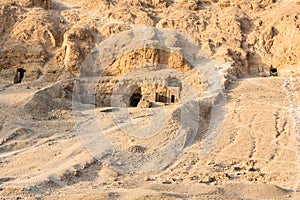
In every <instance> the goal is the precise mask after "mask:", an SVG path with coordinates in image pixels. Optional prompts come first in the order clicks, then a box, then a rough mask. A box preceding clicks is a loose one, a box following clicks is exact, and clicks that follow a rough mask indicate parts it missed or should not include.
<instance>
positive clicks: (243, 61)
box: [0, 0, 300, 81]
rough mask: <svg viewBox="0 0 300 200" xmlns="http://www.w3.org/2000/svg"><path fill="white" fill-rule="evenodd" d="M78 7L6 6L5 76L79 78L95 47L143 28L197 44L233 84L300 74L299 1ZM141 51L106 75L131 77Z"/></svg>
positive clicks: (0, 56) (150, 0)
mask: <svg viewBox="0 0 300 200" xmlns="http://www.w3.org/2000/svg"><path fill="white" fill-rule="evenodd" d="M78 5H80V6H81V7H82V8H81V9H66V7H64V6H63V4H60V3H59V1H58V2H56V3H55V4H54V5H53V6H52V8H53V10H45V9H42V8H38V7H43V8H46V9H49V8H51V1H42V0H34V1H29V0H22V1H19V2H18V3H14V2H11V1H10V0H7V1H4V2H3V3H1V4H0V13H1V15H0V23H1V24H3V26H1V28H0V44H1V47H2V48H1V51H0V70H3V71H2V72H0V75H1V76H2V77H7V78H8V77H10V76H12V77H10V79H11V80H13V76H14V74H15V73H14V71H15V70H16V69H17V68H24V69H25V70H26V71H27V72H30V71H31V70H30V68H31V67H33V68H34V69H33V71H36V68H39V69H40V72H39V74H43V75H44V77H45V78H46V80H48V81H56V80H59V79H60V78H59V77H60V76H65V75H67V76H78V75H79V69H80V66H81V64H82V63H83V62H84V60H85V59H86V58H87V56H88V55H89V54H90V53H91V50H92V49H93V48H94V47H95V45H96V44H97V43H98V44H99V43H101V42H102V41H105V40H106V39H109V38H111V37H114V36H116V35H117V34H120V33H121V32H124V31H128V30H133V29H137V28H140V27H145V26H153V27H157V28H166V29H174V30H176V31H178V32H180V33H182V34H184V35H186V36H188V37H190V38H192V39H193V40H195V41H196V42H197V43H198V45H199V46H201V48H202V49H203V50H205V51H206V52H207V54H208V55H209V56H210V58H211V59H212V60H214V61H215V62H216V63H218V64H220V65H222V64H226V65H228V66H230V67H229V68H228V71H229V73H230V76H228V77H231V78H232V79H235V78H238V77H247V76H259V75H263V76H265V75H268V74H269V70H270V68H271V67H273V68H277V69H278V72H279V75H284V74H290V73H293V74H297V73H299V68H298V67H297V66H299V63H300V57H299V47H300V44H299V41H300V39H299V37H300V36H299V35H300V34H299V26H300V22H299V17H300V16H299V12H298V10H299V6H300V5H299V3H297V1H296V2H290V3H288V4H287V3H284V2H274V1H272V0H260V1H253V2H252V1H251V2H250V1H237V0H230V1H227V0H226V1H225V0H224V1H223V0H222V1H214V0H205V1H204V0H201V1H200V0H197V1H181V0H180V1H171V0H170V1H158V0H142V1H135V0H133V1H124V0H120V1H106V0H97V1H90V0H89V1H84V2H80V1H79V2H77V3H76V6H78ZM86 11H88V12H86ZM274 13H276V15H274ZM125 40H126V39H125ZM142 49H143V48H141V49H140V50H135V51H132V52H127V53H126V54H124V55H122V56H119V57H118V58H116V60H114V62H113V63H108V64H109V66H110V67H111V69H110V71H109V70H108V71H107V72H108V74H113V75H115V74H118V73H119V74H122V73H121V71H122V70H124V69H125V68H128V69H127V71H130V68H131V67H135V65H140V62H139V59H138V55H141V54H143V53H144V52H143V51H144V50H142ZM146 54H147V55H148V54H149V55H148V56H150V57H149V58H151V59H154V60H153V62H156V60H155V59H158V57H159V59H160V60H161V61H162V60H164V61H166V62H163V63H164V64H168V65H172V66H175V65H177V66H176V67H177V68H185V67H184V66H185V64H184V62H183V60H182V59H180V52H179V54H177V55H179V56H178V57H176V55H175V54H174V55H169V54H165V53H163V52H161V51H159V52H158V50H154V49H148V50H147V51H146ZM150 54H151V55H152V56H151V55H150ZM158 54H159V56H156V55H158ZM153 56H154V57H153ZM167 60H169V61H167ZM133 61H134V62H133ZM171 61H172V62H173V63H171ZM125 63H126V64H125ZM129 63H131V64H129ZM121 65H122V68H119V66H121ZM120 70H121V71H120ZM117 71H119V72H117ZM125 71H126V70H125ZM32 77H36V75H33V76H31V78H29V79H26V75H25V79H24V80H28V81H29V80H32Z"/></svg>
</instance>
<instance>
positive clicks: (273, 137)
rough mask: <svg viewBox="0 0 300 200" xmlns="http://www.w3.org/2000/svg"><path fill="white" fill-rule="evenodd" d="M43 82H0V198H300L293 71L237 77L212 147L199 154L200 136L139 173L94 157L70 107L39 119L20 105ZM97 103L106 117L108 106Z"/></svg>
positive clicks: (296, 82)
mask: <svg viewBox="0 0 300 200" xmlns="http://www.w3.org/2000/svg"><path fill="white" fill-rule="evenodd" d="M44 86H45V85H43V84H41V85H38V84H35V86H32V85H31V84H26V83H21V84H18V85H7V83H6V82H3V83H1V91H0V106H1V119H0V120H1V122H2V124H1V140H0V142H1V145H0V166H1V168H0V174H1V176H0V196H1V198H2V199H16V198H17V197H19V198H24V199H34V198H42V199H114V198H115V199H157V198H161V199H199V198H200V199H229V198H231V199H275V198H276V199H298V198H300V194H299V191H300V184H299V175H300V174H299V173H300V168H299V167H300V166H299V137H300V135H299V134H300V133H299V121H300V120H299V103H298V102H299V100H300V99H299V98H300V95H299V92H300V89H299V78H297V77H270V78H249V79H241V80H238V81H237V82H236V83H234V84H233V85H232V86H231V88H230V89H228V90H227V103H226V117H225V123H224V126H223V130H222V132H221V134H220V135H219V138H216V139H217V140H216V146H215V147H214V148H213V149H212V151H211V152H209V153H208V154H207V155H204V156H203V155H202V154H201V153H200V149H201V147H203V145H204V144H203V141H202V140H198V141H195V142H194V144H193V145H192V146H191V147H190V148H189V149H188V150H187V151H186V152H185V153H184V155H182V156H181V157H180V158H179V159H178V160H176V161H175V162H174V163H173V164H172V165H171V166H170V167H168V168H167V169H164V170H159V171H155V172H149V173H142V174H139V173H129V174H128V173H123V172H117V171H115V170H114V169H113V168H111V167H110V166H108V165H106V164H103V163H101V162H100V161H97V160H96V159H94V158H93V157H92V156H91V155H90V154H89V152H88V150H87V149H86V148H85V146H84V145H83V143H82V141H81V140H80V137H79V136H78V135H77V130H76V127H75V126H74V119H73V117H72V112H71V111H66V110H57V111H53V113H52V115H50V117H49V118H48V119H44V120H35V119H29V118H28V117H27V116H26V113H23V112H20V110H18V109H19V108H21V107H22V105H23V103H24V102H26V101H27V99H28V98H30V96H31V95H33V94H34V92H35V91H36V90H38V88H42V87H44ZM98 111H99V112H98V113H101V114H102V119H105V118H107V123H109V121H110V120H109V119H110V118H109V115H110V113H103V112H100V111H101V109H100V110H98ZM132 112H133V113H134V110H133V111H132ZM85 114H86V115H87V114H88V111H87V112H86V113H85ZM143 116H144V117H147V115H142V116H141V117H143ZM99 118H101V116H100V115H99ZM145 119H146V118H145ZM107 127H108V128H109V125H107ZM123 145H124V148H125V147H126V142H125V143H123ZM130 145H131V144H130V141H128V147H130Z"/></svg>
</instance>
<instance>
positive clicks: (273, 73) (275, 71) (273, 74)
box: [270, 68, 278, 76]
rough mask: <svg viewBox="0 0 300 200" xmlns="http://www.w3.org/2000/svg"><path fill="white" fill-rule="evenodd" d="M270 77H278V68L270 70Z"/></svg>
mask: <svg viewBox="0 0 300 200" xmlns="http://www.w3.org/2000/svg"><path fill="white" fill-rule="evenodd" d="M270 75H271V76H278V71H277V68H271V69H270Z"/></svg>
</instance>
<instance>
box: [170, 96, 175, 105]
mask: <svg viewBox="0 0 300 200" xmlns="http://www.w3.org/2000/svg"><path fill="white" fill-rule="evenodd" d="M171 103H175V95H172V96H171Z"/></svg>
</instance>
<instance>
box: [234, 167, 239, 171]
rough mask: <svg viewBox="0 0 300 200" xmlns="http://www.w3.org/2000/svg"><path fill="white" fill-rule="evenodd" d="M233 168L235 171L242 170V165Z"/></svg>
mask: <svg viewBox="0 0 300 200" xmlns="http://www.w3.org/2000/svg"><path fill="white" fill-rule="evenodd" d="M233 170H234V171H241V168H240V167H234V168H233Z"/></svg>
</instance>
